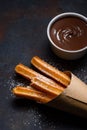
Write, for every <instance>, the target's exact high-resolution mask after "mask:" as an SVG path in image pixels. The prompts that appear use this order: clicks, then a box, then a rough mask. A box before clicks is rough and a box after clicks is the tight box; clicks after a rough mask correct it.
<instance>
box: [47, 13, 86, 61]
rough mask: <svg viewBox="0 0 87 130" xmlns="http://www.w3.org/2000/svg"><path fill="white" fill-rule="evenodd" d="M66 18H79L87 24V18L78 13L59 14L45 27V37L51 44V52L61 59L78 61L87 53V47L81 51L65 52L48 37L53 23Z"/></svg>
mask: <svg viewBox="0 0 87 130" xmlns="http://www.w3.org/2000/svg"><path fill="white" fill-rule="evenodd" d="M67 16H75V17H77V18H80V19H82V20H84V21H85V22H87V18H86V17H85V16H83V15H81V14H78V13H73V12H67V13H62V14H59V15H57V16H56V17H54V18H53V19H52V20H51V21H50V22H49V24H48V27H47V36H48V39H49V41H50V43H51V47H52V50H53V52H54V53H55V54H56V55H57V56H59V57H61V58H63V59H67V60H74V59H78V58H80V57H82V56H83V55H84V54H85V53H86V52H87V46H86V47H84V48H82V49H79V50H65V49H62V48H60V47H58V46H57V45H56V44H55V43H54V42H53V41H52V39H51V37H50V29H51V26H52V24H53V23H54V22H56V21H57V20H59V19H60V18H64V17H67Z"/></svg>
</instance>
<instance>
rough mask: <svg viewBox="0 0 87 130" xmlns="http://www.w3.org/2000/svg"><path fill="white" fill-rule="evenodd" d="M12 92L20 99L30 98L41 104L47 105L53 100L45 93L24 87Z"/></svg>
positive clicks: (17, 87)
mask: <svg viewBox="0 0 87 130" xmlns="http://www.w3.org/2000/svg"><path fill="white" fill-rule="evenodd" d="M12 91H13V93H14V94H15V95H16V96H18V97H24V98H28V99H30V100H35V101H37V102H39V103H47V102H49V101H51V100H52V99H53V97H52V96H49V95H47V94H45V93H43V92H40V91H37V90H34V89H31V88H27V87H22V86H16V87H15V88H13V90H12Z"/></svg>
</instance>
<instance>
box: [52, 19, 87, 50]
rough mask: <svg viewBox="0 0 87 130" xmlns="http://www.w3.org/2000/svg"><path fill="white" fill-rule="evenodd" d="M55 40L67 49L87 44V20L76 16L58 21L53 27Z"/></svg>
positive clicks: (75, 48) (82, 46)
mask: <svg viewBox="0 0 87 130" xmlns="http://www.w3.org/2000/svg"><path fill="white" fill-rule="evenodd" d="M50 36H51V39H52V40H53V42H54V43H55V44H56V45H57V46H59V47H60V48H62V49H65V50H78V49H81V48H84V47H85V46H87V22H85V21H83V20H81V19H80V18H76V17H65V18H61V19H59V20H58V21H56V22H55V23H54V24H53V25H52V27H51V29H50Z"/></svg>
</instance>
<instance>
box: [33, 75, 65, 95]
mask: <svg viewBox="0 0 87 130" xmlns="http://www.w3.org/2000/svg"><path fill="white" fill-rule="evenodd" d="M31 86H33V87H34V88H36V89H37V90H39V91H42V92H45V93H47V94H50V95H54V96H58V95H59V94H61V93H62V92H63V91H64V88H63V87H61V86H60V85H59V86H58V85H57V86H54V85H53V84H51V83H49V82H46V81H45V80H43V79H41V78H39V77H34V78H33V79H32V80H31Z"/></svg>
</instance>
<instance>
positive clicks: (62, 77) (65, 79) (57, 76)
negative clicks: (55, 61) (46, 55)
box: [31, 56, 70, 87]
mask: <svg viewBox="0 0 87 130" xmlns="http://www.w3.org/2000/svg"><path fill="white" fill-rule="evenodd" d="M31 63H32V64H33V65H34V66H35V67H36V68H37V69H38V70H40V71H41V72H43V73H44V74H46V75H48V76H50V77H51V78H53V79H54V80H56V81H58V82H60V83H61V84H63V85H64V86H66V87H67V86H68V85H69V83H70V77H69V76H68V75H66V74H64V73H63V72H62V71H60V70H58V69H56V68H55V67H53V66H52V65H50V64H48V63H47V62H45V61H44V60H42V59H40V58H39V57H38V56H34V57H33V58H32V60H31Z"/></svg>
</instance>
